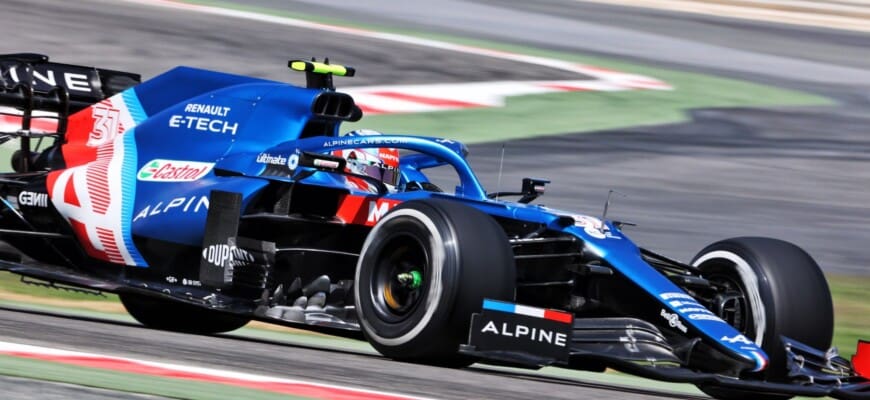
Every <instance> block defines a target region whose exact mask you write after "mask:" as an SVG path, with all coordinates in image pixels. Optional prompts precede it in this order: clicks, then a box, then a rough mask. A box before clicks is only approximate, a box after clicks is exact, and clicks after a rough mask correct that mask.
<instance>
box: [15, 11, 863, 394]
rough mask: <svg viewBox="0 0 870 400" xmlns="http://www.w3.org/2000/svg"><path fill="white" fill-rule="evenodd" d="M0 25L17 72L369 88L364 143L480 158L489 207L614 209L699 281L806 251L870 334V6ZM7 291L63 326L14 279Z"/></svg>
mask: <svg viewBox="0 0 870 400" xmlns="http://www.w3.org/2000/svg"><path fill="white" fill-rule="evenodd" d="M0 14H2V15H4V16H5V18H4V19H3V23H2V24H0V37H2V38H3V40H2V44H0V53H12V52H38V53H44V54H47V55H49V56H51V58H52V60H54V61H57V62H66V63H72V64H84V65H94V66H97V67H101V68H108V69H116V70H123V71H130V72H136V73H140V74H142V76H143V79H148V78H150V77H153V76H155V75H158V74H160V73H161V72H163V71H166V70H168V69H171V68H173V67H174V66H177V65H189V66H195V67H202V68H208V69H214V70H220V71H225V72H231V73H238V74H244V75H252V76H257V77H263V78H268V79H274V80H279V81H286V82H293V83H297V84H302V83H303V82H304V77H303V76H302V75H298V74H293V73H291V72H290V71H289V70H288V69H287V68H286V65H287V60H288V59H292V58H310V57H312V56H313V57H317V58H318V59H321V58H323V57H329V58H330V60H332V61H333V62H336V63H340V64H344V65H350V66H353V67H356V68H357V76H356V77H353V78H336V85H337V87H338V89H339V90H340V91H345V92H348V93H351V94H353V95H354V96H355V98H356V99H357V101H358V103H359V104H360V105H361V107H362V108H363V109H364V110H365V111H366V117H364V118H363V119H362V121H360V122H358V123H356V124H352V125H346V126H345V129H346V130H351V129H357V128H363V127H365V128H370V129H378V130H382V131H384V132H391V133H408V134H419V135H429V136H441V137H446V138H450V139H455V140H461V141H464V142H465V143H467V144H469V148H470V150H471V155H470V158H469V159H470V160H471V163H472V165H473V166H474V167H475V169H476V171H477V172H478V175H479V177H480V178H481V180H482V182H483V183H484V185H485V187H486V188H487V189H488V190H490V191H496V190H514V189H519V185H520V181H521V179H522V178H523V177H527V176H531V177H539V178H547V179H550V180H551V181H552V183H551V184H550V186H549V187H548V190H547V194H546V195H545V196H544V197H543V198H541V199H539V200H538V201H539V202H542V203H544V204H547V205H548V206H551V207H555V208H560V209H566V210H572V211H577V212H581V213H587V214H590V215H600V214H601V212H602V210H603V207H604V201H605V199H606V197H607V193H608V191H609V190H616V191H618V192H620V193H623V194H625V196H624V197H616V198H615V199H614V202H613V203H612V204H611V205H610V211H609V215H608V216H609V217H611V218H614V219H618V220H622V221H629V222H632V223H635V224H637V226H636V227H631V228H628V229H627V230H626V233H627V234H628V235H629V236H631V237H632V239H634V240H635V241H636V242H638V243H639V244H640V245H642V246H644V247H647V248H649V249H651V250H654V251H657V252H659V253H662V254H664V255H667V256H670V257H673V258H676V259H679V260H683V261H689V260H690V259H691V257H692V256H693V255H694V254H695V253H696V252H697V251H698V250H700V249H701V248H702V247H704V246H705V245H707V244H709V243H711V242H714V241H716V240H719V239H724V238H727V237H734V236H772V237H777V238H780V239H784V240H787V241H791V242H793V243H795V244H797V245H799V246H801V247H803V248H805V249H806V250H807V251H808V252H809V253H810V254H811V255H812V256H813V257H814V258H815V259H816V260H817V261H818V262H819V264H820V265H821V266H822V268H823V269H824V270H825V272H826V273H827V274H828V276H829V280H830V282H831V285H832V289H833V290H834V294H835V306H836V308H837V318H838V320H837V333H838V336H837V339H836V344H838V345H839V346H841V348H842V350H843V352H844V353H847V354H849V352H850V351H851V349H853V348H854V343H855V339H856V338H857V337H858V336H860V334H862V333H863V334H864V335H865V337H866V336H867V333H868V332H870V319H868V318H867V317H866V316H867V315H868V313H870V305H868V303H867V302H866V300H865V299H864V298H863V293H864V292H865V291H866V290H867V289H868V285H870V113H868V106H870V0H836V1H833V0H832V1H804V0H766V1H763V0H710V1H706V0H695V1H689V0H612V1H610V0H595V1H575V0H538V1H534V2H530V1H521V0H430V1H427V2H396V1H388V0H365V1H363V0H361V1H354V2H347V1H341V0H318V1H314V0H222V1H211V0H202V1H200V0H186V1H180V0H179V1H175V0H131V1H116V0H79V1H75V2H69V1H63V0H40V1H32V0H4V1H3V2H2V3H0ZM0 288H2V290H0V298H6V299H7V300H8V301H13V302H22V301H24V302H29V303H39V302H42V303H43V304H49V305H51V306H52V307H55V306H57V305H59V303H58V301H56V300H50V299H52V298H51V297H46V296H51V295H52V293H54V292H50V291H47V290H42V289H34V288H31V287H24V286H21V285H19V284H18V283H17V279H16V278H12V277H9V276H6V275H3V284H2V286H0ZM46 298H48V299H49V300H45V299H46ZM61 299H64V300H60V302H67V301H72V300H76V301H78V300H80V299H79V297H78V295H71V297H70V296H69V295H68V296H67V297H61ZM107 303H112V299H110V300H109V301H107ZM101 304H102V303H101ZM94 307H102V308H104V309H112V306H107V305H105V304H103V305H98V306H94ZM2 324H3V323H2V322H0V325H2ZM445 396H446V397H449V396H448V395H445Z"/></svg>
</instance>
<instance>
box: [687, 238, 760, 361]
mask: <svg viewBox="0 0 870 400" xmlns="http://www.w3.org/2000/svg"><path fill="white" fill-rule="evenodd" d="M715 258H721V259H725V260H728V261H730V262H731V263H733V264H734V267H735V269H736V270H737V274H738V275H739V276H740V280H741V281H743V287H744V288H745V289H746V296H747V297H749V308H750V309H752V321H753V323H754V325H755V344H757V345H759V346H761V343H762V341H763V340H764V332H765V330H766V329H767V314H766V312H765V311H764V303H763V302H762V301H761V292H760V291H759V290H758V274H756V273H755V271H754V270H753V269H752V267H750V266H749V263H748V262H747V261H746V260H744V259H743V258H742V257H740V256H738V255H737V254H734V253H732V252H730V251H725V250H716V251H711V252H709V253H706V254H704V255H703V256H701V258H699V259H697V260H696V261H695V262H694V263H692V266H695V267H697V266H699V265H701V264H703V263H705V262H707V261H709V260H712V259H715Z"/></svg>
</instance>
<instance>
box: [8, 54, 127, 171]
mask: <svg viewBox="0 0 870 400" xmlns="http://www.w3.org/2000/svg"><path fill="white" fill-rule="evenodd" d="M140 81H141V78H140V76H139V75H137V74H132V73H128V72H121V71H113V70H107V69H99V68H94V67H86V66H81V65H70V64H60V63H53V62H49V60H48V56H45V55H42V54H34V53H17V54H3V55H0V144H2V143H4V142H6V141H9V140H10V139H13V138H15V137H20V138H21V150H20V151H21V154H20V156H21V157H20V158H19V160H21V161H20V162H19V163H16V164H17V165H16V166H15V170H16V171H18V172H27V171H28V170H29V169H30V168H29V163H30V162H29V161H28V160H30V154H31V150H30V139H31V138H42V137H45V136H63V135H64V134H65V133H66V128H67V119H68V117H69V115H70V114H72V113H75V112H76V111H79V110H81V109H84V108H86V107H88V106H90V105H92V104H94V103H97V102H99V101H101V100H103V99H106V98H108V97H111V96H112V95H114V94H117V93H120V92H121V91H123V90H124V89H127V88H129V87H131V86H135V85H137V84H138V83H139V82H140Z"/></svg>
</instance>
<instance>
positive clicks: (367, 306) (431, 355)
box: [354, 199, 516, 367]
mask: <svg viewBox="0 0 870 400" xmlns="http://www.w3.org/2000/svg"><path fill="white" fill-rule="evenodd" d="M355 282H356V284H355V285H354V297H355V302H356V311H357V316H358V317H359V321H360V326H361V328H362V330H363V333H364V334H365V335H366V337H367V338H368V340H369V342H370V343H371V345H372V346H373V347H374V348H375V349H377V350H378V351H379V352H380V353H381V354H383V355H385V356H387V357H390V358H393V359H397V360H404V361H411V362H420V363H427V364H436V365H443V366H452V367H459V366H465V365H469V364H471V363H472V362H474V360H473V359H470V358H467V357H462V356H460V355H459V354H457V351H458V348H459V345H460V344H461V343H464V342H465V340H466V339H467V338H468V329H469V325H470V322H471V314H472V313H473V312H476V311H478V312H479V311H480V308H481V306H482V302H483V299H484V298H491V299H496V300H506V301H511V300H513V295H514V286H515V285H516V271H515V267H514V259H513V252H512V251H511V248H510V245H509V244H508V240H507V237H506V236H505V233H504V231H503V230H502V228H501V227H500V226H499V225H498V224H497V223H496V222H495V220H493V219H492V218H491V217H490V216H488V215H486V214H484V213H482V212H480V211H478V210H476V209H473V208H471V207H468V206H466V205H463V204H461V203H457V202H453V201H447V200H440V199H439V200H421V201H410V202H406V203H403V204H402V205H400V206H398V207H396V208H395V209H393V210H392V211H391V212H390V213H388V214H387V215H386V216H385V217H384V218H383V219H382V220H381V221H380V222H379V223H378V224H377V225H376V226H375V227H374V229H372V231H371V232H370V233H369V235H368V237H367V238H366V241H365V244H364V245H363V249H362V253H361V256H360V259H359V263H358V264H357V270H356V281H355Z"/></svg>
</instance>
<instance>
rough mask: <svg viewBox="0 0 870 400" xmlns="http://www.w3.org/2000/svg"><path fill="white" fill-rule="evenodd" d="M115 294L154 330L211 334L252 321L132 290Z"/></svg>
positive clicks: (142, 321)
mask: <svg viewBox="0 0 870 400" xmlns="http://www.w3.org/2000/svg"><path fill="white" fill-rule="evenodd" d="M118 297H119V298H120V299H121V304H123V305H124V308H126V309H127V312H128V313H130V315H132V316H133V318H135V319H136V321H139V323H141V324H142V325H145V326H147V327H149V328H154V329H162V330H166V331H175V332H186V333H199V334H212V333H221V332H229V331H234V330H236V329H239V328H241V327H243V326H245V325H246V324H247V323H248V322H250V321H251V319H250V318H245V317H242V316H239V315H235V314H230V313H225V312H220V311H214V310H209V309H207V308H203V307H197V306H194V305H190V304H185V303H181V302H177V301H171V300H165V299H161V298H158V297H151V296H142V295H138V294H132V293H120V294H118Z"/></svg>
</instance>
